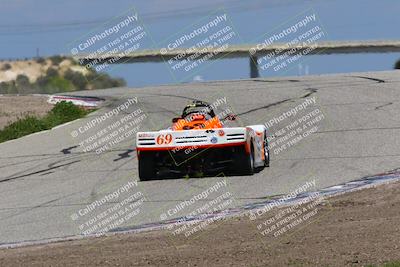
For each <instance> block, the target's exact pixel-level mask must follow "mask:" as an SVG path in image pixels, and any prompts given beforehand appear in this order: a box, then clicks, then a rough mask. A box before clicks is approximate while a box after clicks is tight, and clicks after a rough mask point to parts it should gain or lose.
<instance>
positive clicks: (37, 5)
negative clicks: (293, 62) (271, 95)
mask: <svg viewBox="0 0 400 267" xmlns="http://www.w3.org/2000/svg"><path fill="white" fill-rule="evenodd" d="M0 1H1V2H0V58H2V59H7V58H23V57H32V56H35V54H36V49H37V48H39V51H40V54H41V55H53V54H60V53H63V54H69V53H70V47H69V46H68V44H69V43H71V42H73V41H74V40H76V39H77V38H80V37H81V36H82V35H85V34H87V33H89V32H90V31H92V30H93V29H94V28H96V27H99V25H102V24H103V23H104V22H106V21H108V20H109V19H111V18H113V17H115V16H118V15H120V14H122V13H123V12H124V11H126V10H128V9H129V8H132V7H134V8H135V9H136V10H137V11H138V13H139V16H140V18H141V19H142V21H143V23H144V24H145V25H146V27H147V30H148V32H149V33H150V34H151V37H152V39H153V40H152V42H148V43H144V45H149V46H150V45H152V46H153V47H154V46H159V45H161V43H162V40H165V39H166V38H169V37H170V36H172V35H174V34H176V33H177V32H180V31H182V29H184V28H185V27H187V26H188V25H192V24H193V23H195V22H196V21H198V20H199V19H201V18H203V17H204V16H206V15H207V14H209V13H210V12H213V11H215V10H216V9H218V8H222V9H223V10H224V11H226V13H227V14H228V16H229V17H230V19H231V22H232V23H233V25H234V27H235V31H236V32H237V33H238V34H239V35H240V38H236V39H234V40H232V42H233V43H254V42H255V41H257V40H260V39H261V38H262V36H264V35H265V34H267V33H268V32H270V31H271V29H274V28H276V27H277V25H280V24H281V23H282V22H284V21H287V20H288V18H292V17H293V16H295V15H296V14H299V13H300V12H303V11H304V10H306V9H308V8H312V9H313V10H314V11H315V13H316V14H317V16H318V18H319V19H320V23H321V25H323V27H324V30H325V32H326V33H327V36H326V38H325V39H324V40H378V39H399V37H400V30H399V28H398V25H400V16H399V10H400V1H398V0H380V1H376V0H319V1H311V0H309V1H307V0H265V1H259V0H253V1H243V0H237V1H223V0H202V1H187V0H145V1H126V0H118V1H109V0H107V1H106V0H68V1H65V0H0ZM142 48H146V47H142ZM397 57H399V56H398V55H397V54H391V55H366V56H365V57H360V56H359V55H354V56H345V57H343V56H335V57H331V56H325V57H324V56H320V57H311V56H309V59H310V60H309V63H307V64H308V65H309V66H308V67H307V68H308V69H309V72H310V73H324V72H341V71H348V70H349V69H350V70H355V71H356V70H369V69H371V70H373V69H388V68H391V66H392V65H393V63H394V62H393V61H394V60H395V58H397ZM327 60H329V64H326V61H327ZM226 62H227V61H225V63H224V61H221V62H220V61H218V62H215V64H213V65H214V67H212V68H211V67H210V68H208V71H205V72H204V73H201V76H203V77H204V78H205V79H216V78H217V79H218V78H243V77H246V76H248V61H246V60H244V59H238V60H235V59H234V60H230V61H229V65H230V66H232V67H231V69H229V71H228V70H226ZM298 67H301V66H298ZM109 72H111V73H113V74H119V75H120V76H123V77H124V78H126V79H127V80H128V82H129V84H131V85H144V84H148V83H147V81H148V80H149V77H150V76H152V73H153V72H156V73H158V77H157V78H156V79H155V80H154V79H153V82H154V83H166V82H171V81H174V80H173V79H172V80H171V77H170V74H168V73H167V72H166V71H165V67H164V66H160V64H150V63H149V64H133V65H132V64H130V65H124V66H121V67H120V68H119V70H115V71H113V70H109ZM298 72H299V70H298V68H297V67H296V68H295V70H292V71H289V72H288V74H290V75H296V74H298ZM273 75H281V74H279V73H274V74H273Z"/></svg>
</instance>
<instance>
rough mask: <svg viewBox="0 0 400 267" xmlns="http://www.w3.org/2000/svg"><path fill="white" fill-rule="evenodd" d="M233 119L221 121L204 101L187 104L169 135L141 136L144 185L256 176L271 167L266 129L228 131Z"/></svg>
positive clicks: (139, 147)
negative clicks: (155, 181)
mask: <svg viewBox="0 0 400 267" xmlns="http://www.w3.org/2000/svg"><path fill="white" fill-rule="evenodd" d="M236 119H237V118H236V117H235V116H234V115H233V114H226V115H225V117H223V118H220V117H219V116H217V115H216V114H215V112H214V110H213V108H212V106H211V105H210V104H208V103H206V102H203V101H193V102H192V103H190V104H188V105H187V106H186V107H185V108H184V109H183V112H182V115H181V116H180V117H178V118H174V119H172V126H171V127H170V128H168V129H165V130H160V131H153V132H138V133H137V135H136V151H137V158H138V165H139V166H138V168H139V178H140V180H141V181H146V180H151V179H156V178H158V177H187V176H189V177H198V176H203V175H215V174H220V173H223V174H229V175H231V174H232V175H235V174H239V175H240V174H247V175H251V174H253V173H254V172H255V171H259V170H261V169H263V168H264V167H269V162H270V153H269V148H268V141H267V129H266V127H265V126H264V125H250V126H246V127H224V124H226V123H225V122H227V121H235V120H236Z"/></svg>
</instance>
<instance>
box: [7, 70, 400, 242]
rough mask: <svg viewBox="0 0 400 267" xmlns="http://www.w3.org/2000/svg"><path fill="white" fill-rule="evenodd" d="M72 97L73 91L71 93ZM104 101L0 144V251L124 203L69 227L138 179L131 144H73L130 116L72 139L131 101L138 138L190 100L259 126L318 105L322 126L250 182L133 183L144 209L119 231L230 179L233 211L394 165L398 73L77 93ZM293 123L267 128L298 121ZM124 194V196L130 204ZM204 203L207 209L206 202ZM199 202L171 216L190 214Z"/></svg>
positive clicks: (399, 144)
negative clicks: (219, 105) (221, 105)
mask: <svg viewBox="0 0 400 267" xmlns="http://www.w3.org/2000/svg"><path fill="white" fill-rule="evenodd" d="M74 94H76V93H74ZM79 94H81V95H91V96H99V97H105V98H107V99H108V100H107V104H106V105H105V107H103V108H102V109H100V110H98V111H96V112H95V113H92V114H90V115H89V116H88V117H87V118H85V119H81V120H78V121H75V122H72V123H69V124H67V125H63V126H61V127H58V128H56V129H53V130H51V131H47V132H43V133H39V134H34V135H30V136H27V137H24V138H20V139H18V140H14V141H9V142H6V143H3V144H0V191H1V192H0V229H1V234H0V243H2V244H4V243H12V242H21V241H29V240H43V239H47V238H56V237H64V236H71V235H77V234H80V233H81V230H80V228H79V225H81V224H82V223H85V222H87V221H88V220H89V219H90V218H91V217H93V216H96V214H99V212H100V211H101V210H105V209H107V208H109V207H111V206H115V205H116V203H118V201H121V199H123V197H122V196H121V199H120V200H115V201H114V200H113V201H110V202H107V203H105V204H104V205H102V206H101V207H98V208H97V209H96V210H94V211H92V212H91V213H89V214H86V215H84V216H78V218H77V219H76V217H75V219H76V220H75V221H74V220H73V219H72V218H71V215H72V214H77V213H78V212H79V210H82V209H84V208H85V207H86V206H87V205H89V204H91V203H93V202H94V201H96V200H99V199H102V197H104V196H105V195H107V194H109V193H111V192H113V191H115V190H117V189H118V188H119V187H121V186H123V185H125V184H127V183H128V182H129V181H134V180H137V179H138V174H137V159H136V152H135V151H134V149H135V140H134V139H135V138H134V137H133V136H132V137H131V138H126V139H125V140H123V141H121V142H120V143H118V144H117V145H115V146H114V147H112V148H111V149H110V150H109V151H107V152H104V153H101V154H96V153H95V152H87V153H85V152H83V150H82V147H80V146H79V142H81V141H82V140H84V139H85V138H87V137H88V136H90V135H93V134H96V132H98V131H99V130H101V129H102V128H105V127H107V126H108V125H110V124H112V123H114V122H115V121H117V120H119V119H120V118H122V117H123V116H126V114H127V113H129V112H132V111H133V110H136V109H137V108H138V106H136V105H132V106H131V107H130V109H129V110H128V111H125V112H124V113H120V114H119V115H117V116H114V117H112V118H111V119H108V120H106V121H104V122H103V123H102V124H101V125H99V127H95V128H93V129H91V130H90V131H89V132H87V133H85V134H79V135H78V136H77V137H75V138H73V137H72V136H71V134H70V133H71V132H72V131H74V130H77V129H78V128H79V127H80V126H83V125H85V124H86V123H87V122H88V121H90V120H92V119H93V118H94V117H96V116H100V115H101V114H102V113H104V112H107V111H109V110H111V109H113V108H115V107H117V106H118V105H120V104H123V103H124V102H126V100H127V99H128V98H132V97H137V99H138V101H139V102H138V105H140V108H141V109H142V110H143V112H144V113H145V114H146V115H147V117H146V119H145V120H143V123H142V125H141V130H159V129H162V128H166V127H168V126H169V125H170V120H171V118H172V117H174V116H177V115H178V114H180V112H181V109H182V107H183V106H184V105H185V104H187V103H188V101H190V100H192V99H200V100H205V101H209V102H213V101H215V100H216V99H218V98H221V97H222V98H223V97H226V98H227V102H228V104H229V106H230V107H231V108H232V109H233V110H234V112H235V113H236V114H238V116H239V118H240V122H238V123H239V124H243V125H250V124H263V123H265V122H267V121H269V120H270V119H272V118H273V117H275V116H280V115H281V114H282V113H284V112H287V111H288V110H290V109H291V108H293V107H295V106H297V105H299V104H301V103H303V102H304V101H305V99H307V98H312V97H315V99H316V104H315V106H310V107H308V108H307V111H312V110H314V109H315V108H318V109H320V111H321V112H322V113H323V114H324V119H323V120H322V121H321V122H320V123H319V127H318V130H317V132H315V133H313V134H311V135H309V136H307V137H306V138H304V139H302V140H301V141H299V142H297V143H296V144H295V145H294V146H292V147H290V148H287V149H286V150H283V151H281V152H280V153H273V154H272V161H271V167H270V168H266V169H265V170H263V171H261V172H259V173H256V174H255V175H253V176H233V177H223V176H222V177H206V178H190V179H168V180H154V181H148V182H139V183H138V185H137V187H135V188H134V189H132V191H131V192H130V193H129V194H131V193H133V192H137V191H140V192H142V194H143V195H144V196H145V201H144V203H143V204H142V206H141V207H140V212H139V214H137V215H136V216H133V217H132V218H131V219H130V220H128V221H127V222H124V223H123V224H122V225H120V226H121V227H129V226H136V225H140V224H144V223H150V222H157V221H160V215H161V214H163V213H165V212H166V211H167V210H169V209H171V208H173V207H175V206H176V205H177V204H178V203H181V202H182V201H184V200H189V199H191V198H192V197H193V196H194V195H196V194H199V193H201V192H203V191H204V190H207V189H208V188H209V187H210V186H213V185H215V184H216V183H217V182H218V181H223V180H224V181H226V182H227V186H226V188H223V190H222V189H221V191H219V192H218V194H214V195H210V196H209V199H212V198H213V197H216V196H218V195H220V193H223V192H230V195H231V197H232V198H233V200H234V201H233V202H232V203H231V204H230V207H234V206H241V205H244V204H248V203H254V202H258V201H261V200H262V199H264V198H265V197H268V196H273V195H278V194H285V193H289V192H291V191H293V190H295V189H296V188H298V187H299V186H301V185H303V184H304V183H306V182H307V181H311V180H313V179H315V181H316V188H310V190H314V189H319V188H324V187H327V186H331V185H335V184H339V183H342V182H346V181H351V180H354V179H358V178H361V177H363V176H366V175H370V174H377V173H381V172H384V171H388V170H392V169H396V168H399V167H400V138H399V137H400V72H399V71H388V72H374V73H372V72H371V73H350V74H337V75H324V76H306V77H291V78H287V77H285V78H276V79H275V78H270V79H255V80H237V81H220V82H219V81H218V82H206V83H195V84H180V85H167V86H157V87H146V88H117V89H107V90H98V91H90V92H89V91H86V92H80V93H79ZM297 119H298V117H289V118H288V119H286V120H285V121H284V122H282V124H279V125H275V126H274V127H272V128H271V129H270V134H271V135H274V134H275V132H276V131H277V130H279V128H282V127H284V126H285V125H288V124H290V123H292V122H293V121H295V120H297ZM129 194H125V195H124V197H126V196H129ZM209 199H207V201H208V200H209ZM204 201H206V200H202V201H196V202H195V203H194V204H192V205H191V206H189V207H187V208H185V209H183V210H181V211H180V212H177V213H176V214H173V216H169V215H168V216H167V219H170V218H173V217H177V216H181V215H186V214H187V213H190V212H192V211H193V210H195V209H196V207H201V205H202V203H203V204H204Z"/></svg>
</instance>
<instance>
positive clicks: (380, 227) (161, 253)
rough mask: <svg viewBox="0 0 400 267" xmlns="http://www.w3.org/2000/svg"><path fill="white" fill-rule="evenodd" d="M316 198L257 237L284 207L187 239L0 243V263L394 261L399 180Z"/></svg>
mask: <svg viewBox="0 0 400 267" xmlns="http://www.w3.org/2000/svg"><path fill="white" fill-rule="evenodd" d="M318 203H319V204H318V205H315V207H313V208H315V210H316V211H317V212H316V213H315V215H314V216H312V217H309V218H308V219H307V220H304V221H303V222H302V223H299V224H298V225H296V226H294V227H293V228H291V229H290V230H289V231H287V232H285V233H282V234H280V235H275V236H274V234H272V233H270V234H269V235H265V236H263V235H262V234H261V232H260V230H259V228H261V227H259V226H258V225H260V224H262V223H263V222H267V219H269V221H271V218H274V217H275V216H276V215H277V214H280V212H281V211H283V210H285V209H286V210H287V208H283V209H280V210H274V211H273V212H267V213H266V214H264V215H263V216H260V217H258V218H257V219H256V220H249V218H248V217H243V218H235V219H229V220H224V221H218V222H214V223H212V224H210V225H208V226H207V227H206V228H205V229H204V230H203V231H201V232H199V233H197V234H195V235H193V236H189V237H185V235H184V234H179V235H175V236H174V235H173V234H172V232H171V231H170V230H164V231H154V232H147V233H140V234H125V235H115V236H109V237H101V238H90V239H84V240H79V241H68V242H61V243H55V244H49V245H40V246H29V247H23V248H15V249H8V250H6V249H3V250H0V265H1V266H22V265H24V266H25V265H36V266H66V265H68V266H365V265H369V264H373V265H376V266H379V265H382V264H384V263H386V262H389V261H396V260H400V183H399V182H397V183H391V184H385V185H380V186H378V187H374V188H369V189H365V190H362V191H357V192H353V193H348V194H345V195H341V196H337V197H334V198H330V199H325V200H323V201H320V202H318ZM303 208H304V206H302V207H297V208H296V210H297V212H299V210H300V209H303ZM309 214H310V213H309ZM303 218H305V217H303ZM292 222H294V221H292ZM289 223H290V222H289ZM264 225H265V224H264ZM271 225H272V224H269V226H271ZM263 229H265V228H263ZM264 233H265V232H264ZM275 233H276V231H275Z"/></svg>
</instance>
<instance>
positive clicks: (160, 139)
mask: <svg viewBox="0 0 400 267" xmlns="http://www.w3.org/2000/svg"><path fill="white" fill-rule="evenodd" d="M156 142H157V144H158V145H168V144H170V143H171V142H172V135H171V134H166V135H163V134H160V135H159V136H157V139H156Z"/></svg>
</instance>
